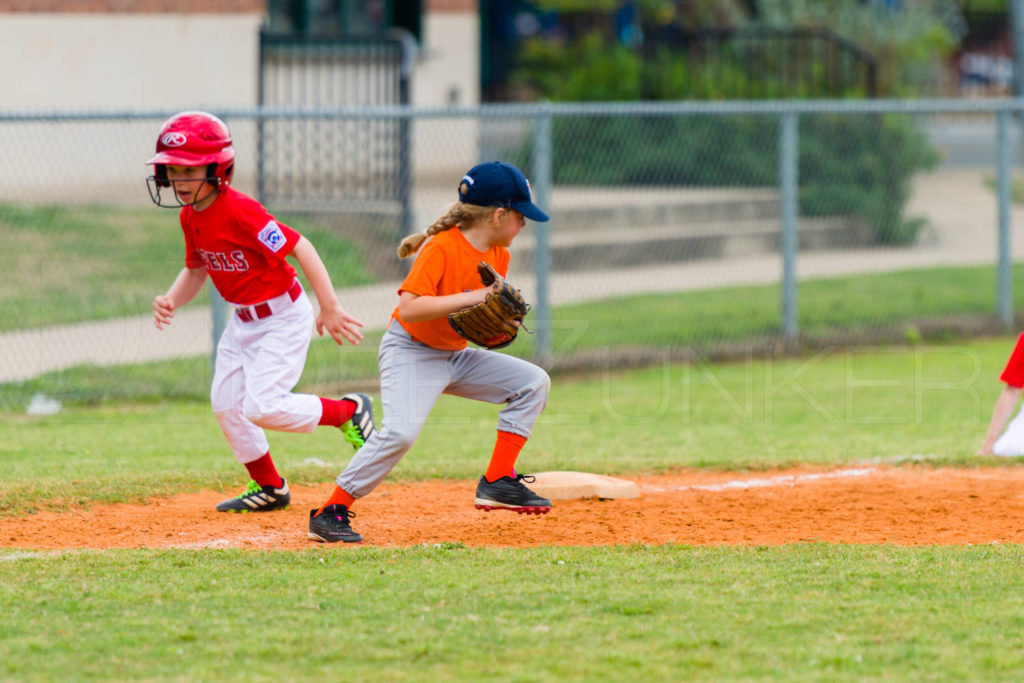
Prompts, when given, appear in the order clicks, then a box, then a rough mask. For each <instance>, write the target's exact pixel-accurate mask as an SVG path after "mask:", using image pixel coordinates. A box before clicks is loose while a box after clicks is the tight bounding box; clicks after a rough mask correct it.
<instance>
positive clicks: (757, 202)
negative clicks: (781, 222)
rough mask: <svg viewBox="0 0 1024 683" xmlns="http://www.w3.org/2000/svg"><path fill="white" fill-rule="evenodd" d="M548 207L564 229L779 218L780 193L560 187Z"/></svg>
mask: <svg viewBox="0 0 1024 683" xmlns="http://www.w3.org/2000/svg"><path fill="white" fill-rule="evenodd" d="M548 208H549V210H548V213H550V214H551V220H552V222H553V224H556V225H557V226H558V227H559V228H560V229H563V230H573V229H576V228H593V227H609V228H617V227H619V226H624V225H677V224H682V223H706V222H711V221H736V220H758V219H770V218H778V216H779V197H778V192H777V191H776V190H774V189H771V188H767V189H762V188H697V189H689V188H650V187H644V188H625V189H624V188H615V187H608V188H601V187H563V186H558V187H556V188H555V189H554V190H553V191H552V193H551V200H550V207H548Z"/></svg>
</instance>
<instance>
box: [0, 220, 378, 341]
mask: <svg viewBox="0 0 1024 683" xmlns="http://www.w3.org/2000/svg"><path fill="white" fill-rule="evenodd" d="M290 224H291V225H292V226H293V227H295V228H296V229H297V230H299V231H300V232H302V233H303V234H305V235H306V236H307V237H308V238H309V239H310V241H311V242H313V244H314V245H315V246H316V247H317V249H318V251H319V252H320V255H321V257H322V258H323V260H324V263H325V264H326V265H327V268H328V272H330V273H331V275H332V277H333V278H334V280H335V282H334V284H335V285H336V286H338V287H342V286H353V285H360V284H365V283H367V282H370V281H372V278H371V277H370V275H369V274H368V273H367V271H366V269H365V268H364V267H363V265H362V262H361V260H360V256H359V254H358V253H357V252H356V250H355V249H354V248H353V247H352V246H351V245H350V244H349V243H348V242H347V241H345V240H344V239H342V238H341V237H340V236H339V235H337V234H335V233H333V232H331V231H329V230H327V229H324V228H320V227H308V229H307V226H306V224H304V223H301V222H295V223H290ZM0 236H2V238H3V242H4V244H3V249H2V250H0V270H2V272H3V273H4V278H3V280H0V310H3V312H4V314H3V316H0V331H8V330H16V329H24V328H33V327H42V326H48V325H56V324H63V323H72V322H80V321H83V320H97V319H104V318H112V317H118V316H128V315H137V314H140V313H146V312H148V311H150V310H151V308H152V303H153V297H154V296H156V295H157V294H162V293H163V292H165V291H167V288H168V287H170V285H171V283H172V282H173V281H174V278H175V277H176V276H177V274H178V271H180V270H181V268H182V267H183V266H184V255H185V247H184V241H183V238H182V235H181V227H180V225H179V223H178V218H177V213H176V212H174V211H166V210H160V209H157V208H155V207H147V208H119V207H112V206H82V207H78V206H76V207H71V206H58V205H54V206H42V207H25V206H19V205H14V204H2V203H0ZM208 289H209V288H206V289H204V291H203V293H202V294H201V295H200V297H199V298H198V299H197V303H206V302H208V301H209V291H208Z"/></svg>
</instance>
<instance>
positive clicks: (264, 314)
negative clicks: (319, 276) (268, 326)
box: [235, 280, 302, 323]
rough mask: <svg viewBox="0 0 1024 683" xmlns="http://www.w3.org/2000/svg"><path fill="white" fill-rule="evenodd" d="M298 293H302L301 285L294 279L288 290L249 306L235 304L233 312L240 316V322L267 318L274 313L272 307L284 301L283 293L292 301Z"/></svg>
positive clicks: (278, 305) (296, 297) (297, 296)
mask: <svg viewBox="0 0 1024 683" xmlns="http://www.w3.org/2000/svg"><path fill="white" fill-rule="evenodd" d="M299 294H302V285H300V284H299V281H298V280H296V281H295V282H293V283H292V286H291V287H289V288H288V291H287V292H285V293H284V294H282V295H281V296H277V297H274V298H273V299H270V300H268V301H264V302H263V303H259V304H252V305H251V306H237V307H236V308H235V313H237V314H238V317H239V318H241V320H242V322H247V323H251V322H252V321H253V320H263V319H264V318H269V317H270V316H272V315H274V312H275V311H274V308H275V307H280V305H281V304H282V303H284V302H283V301H281V299H283V298H284V297H285V295H287V296H288V298H289V299H291V300H292V301H295V300H296V299H298V298H299Z"/></svg>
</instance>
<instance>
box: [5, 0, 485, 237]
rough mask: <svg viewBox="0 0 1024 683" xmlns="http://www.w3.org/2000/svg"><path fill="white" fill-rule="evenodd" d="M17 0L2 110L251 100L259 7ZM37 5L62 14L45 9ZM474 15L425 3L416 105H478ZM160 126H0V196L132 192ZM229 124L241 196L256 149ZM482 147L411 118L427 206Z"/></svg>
mask: <svg viewBox="0 0 1024 683" xmlns="http://www.w3.org/2000/svg"><path fill="white" fill-rule="evenodd" d="M19 1H20V2H22V3H23V4H24V3H27V4H26V7H25V8H21V11H9V12H4V11H2V10H3V9H4V7H3V5H2V4H0V64H2V65H3V66H2V67H0V110H3V111H34V110H69V111H83V110H124V109H128V110H131V109H140V110H154V109H167V110H181V109H186V108H188V109H191V108H200V109H212V110H219V109H228V108H235V107H251V106H255V104H256V100H257V88H258V78H259V29H260V24H261V22H262V21H263V13H262V10H261V9H260V8H261V7H262V3H259V2H255V0H208V2H206V3H204V2H202V1H201V0H146V2H148V3H149V4H150V5H152V7H149V9H148V10H146V11H142V10H139V9H138V8H140V7H141V6H142V5H143V4H145V3H144V2H142V0H139V2H136V3H134V4H133V3H132V2H128V1H127V0H47V2H46V3H42V1H41V0H19ZM33 3H35V5H33ZM90 3H91V6H90V7H86V5H87V4H90ZM154 3H155V4H154ZM218 3H219V4H218ZM44 4H45V5H47V6H48V7H49V6H52V7H55V8H57V9H59V10H62V11H56V12H53V11H45V9H46V8H44V7H43V5H44ZM204 4H205V11H204ZM29 5H31V7H29ZM36 5H38V6H36ZM147 7H148V5H147ZM210 7H213V8H214V11H209V8H210ZM174 8H180V11H176V10H175V9H174ZM15 9H18V8H15ZM112 10H117V11H112ZM478 14H479V13H478V12H477V6H476V0H429V1H428V2H427V3H426V12H425V15H424V18H423V42H422V45H421V46H420V50H419V54H418V55H417V59H416V62H415V72H414V75H413V88H412V93H411V99H412V104H413V105H416V106H427V107H441V106H450V105H458V106H474V105H477V104H479V101H480V91H479V80H480V79H479V54H480V52H479V45H480V25H479V16H478ZM159 124H160V122H159V121H152V122H139V123H132V124H129V125H126V124H124V123H101V122H97V123H94V124H92V123H79V124H75V125H74V126H69V125H67V124H61V123H53V124H51V123H35V124H0V142H2V144H3V146H4V149H5V157H6V159H7V160H8V161H9V162H10V163H8V164H3V165H0V200H12V199H13V200H16V201H18V200H20V201H27V202H45V201H58V202H60V201H118V200H119V199H123V198H125V197H138V190H139V187H140V183H141V180H140V178H141V177H142V176H143V175H144V174H145V172H146V169H145V167H143V166H142V162H143V161H144V160H145V158H146V157H147V156H148V155H149V154H150V153H151V152H152V149H153V145H154V144H155V135H156V130H157V129H158V127H159ZM228 124H229V126H231V128H232V133H233V135H234V137H235V139H236V141H237V144H236V147H237V148H238V153H239V165H238V168H237V172H236V184H238V185H239V186H240V187H241V188H242V189H245V190H247V191H251V190H252V184H251V183H252V175H253V172H254V167H253V165H252V164H251V163H245V158H246V157H249V156H251V155H252V154H253V153H254V149H253V148H254V146H255V139H254V135H253V131H252V130H251V129H252V126H251V125H247V123H243V122H231V121H229V122H228ZM478 155H479V126H478V124H477V122H476V121H471V120H466V119H442V120H426V121H417V122H416V123H415V124H414V129H413V164H414V174H415V176H416V178H417V183H418V184H423V183H427V184H436V185H437V186H438V188H443V190H439V194H438V200H437V201H436V203H435V202H431V204H430V206H428V207H427V208H426V209H425V212H426V214H427V215H430V216H431V218H432V217H433V216H432V214H434V213H438V212H439V211H442V210H443V209H444V208H445V207H446V206H447V205H448V204H450V203H451V201H454V189H453V188H454V187H455V185H456V183H457V181H458V178H459V177H461V174H462V173H463V172H464V171H465V170H466V169H468V168H469V167H470V166H472V165H473V164H474V163H476V161H477V160H478ZM44 159H45V160H46V161H45V162H44V161H43V160H44ZM139 198H140V199H143V200H144V199H145V196H144V195H142V196H141V197H139Z"/></svg>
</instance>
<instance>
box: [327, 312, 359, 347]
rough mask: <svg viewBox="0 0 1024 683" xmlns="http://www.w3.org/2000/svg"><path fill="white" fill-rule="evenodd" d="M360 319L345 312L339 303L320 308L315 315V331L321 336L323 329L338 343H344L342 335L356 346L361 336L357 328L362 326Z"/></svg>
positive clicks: (339, 344)
mask: <svg viewBox="0 0 1024 683" xmlns="http://www.w3.org/2000/svg"><path fill="white" fill-rule="evenodd" d="M362 326H363V323H362V321H361V320H357V319H355V318H353V317H352V316H350V315H349V314H348V313H346V312H345V309H343V308H342V307H341V306H340V305H339V306H335V307H334V308H330V309H320V315H318V316H317V317H316V332H317V334H319V335H320V336H321V337H322V336H324V330H327V333H328V334H330V335H331V337H332V338H333V339H334V341H336V342H337V343H338V346H341V345H342V344H344V342H343V341H342V337H344V338H345V339H348V340H349V342H351V343H352V344H353V345H356V346H358V345H359V340H361V339H362V338H363V335H362V333H360V332H359V330H358V329H357V328H359V327H362Z"/></svg>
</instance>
